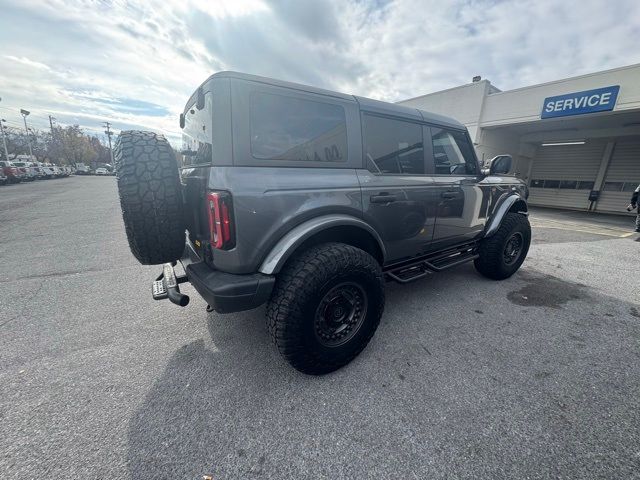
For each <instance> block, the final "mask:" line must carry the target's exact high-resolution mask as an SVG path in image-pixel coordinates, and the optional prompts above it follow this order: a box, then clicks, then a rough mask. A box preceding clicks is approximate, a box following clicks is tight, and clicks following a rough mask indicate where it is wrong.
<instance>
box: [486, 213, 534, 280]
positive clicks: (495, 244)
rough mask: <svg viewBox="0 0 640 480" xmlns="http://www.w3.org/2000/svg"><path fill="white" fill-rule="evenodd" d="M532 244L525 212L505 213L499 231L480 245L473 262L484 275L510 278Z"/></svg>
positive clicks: (494, 277) (499, 278) (497, 278)
mask: <svg viewBox="0 0 640 480" xmlns="http://www.w3.org/2000/svg"><path fill="white" fill-rule="evenodd" d="M530 243H531V226H530V225H529V219H528V218H527V217H526V215H522V214H520V213H507V215H506V217H505V218H504V220H503V221H502V225H500V228H498V231H497V232H496V233H495V234H494V235H493V236H491V237H489V238H485V239H484V240H482V242H481V244H480V249H479V252H478V253H479V254H480V256H479V257H478V258H477V259H476V260H475V262H474V264H475V267H476V270H478V271H479V272H480V273H481V274H482V275H484V276H485V277H488V278H491V279H493V280H504V279H505V278H509V277H510V276H511V275H513V274H514V273H516V271H517V270H518V269H519V268H520V265H522V262H524V259H525V258H526V256H527V252H528V251H529V245H530Z"/></svg>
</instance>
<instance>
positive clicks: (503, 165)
mask: <svg viewBox="0 0 640 480" xmlns="http://www.w3.org/2000/svg"><path fill="white" fill-rule="evenodd" d="M512 165H513V158H512V157H511V155H498V156H496V157H493V158H492V159H491V160H489V168H483V169H482V173H484V174H485V175H506V174H507V173H509V172H510V171H511V166H512Z"/></svg>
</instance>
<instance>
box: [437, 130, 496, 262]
mask: <svg viewBox="0 0 640 480" xmlns="http://www.w3.org/2000/svg"><path fill="white" fill-rule="evenodd" d="M431 139H432V142H433V143H432V145H433V161H434V182H435V184H436V189H437V192H438V206H437V211H436V224H435V229H434V234H433V245H432V248H433V249H435V250H439V249H442V248H446V247H448V246H451V245H456V244H459V243H464V242H465V241H471V240H473V239H474V238H476V237H478V236H479V235H480V234H481V233H482V230H483V228H484V223H485V220H484V218H482V216H483V215H482V212H481V210H482V206H483V193H484V192H483V191H482V189H481V187H479V186H478V180H479V173H480V172H479V166H478V162H477V160H476V156H475V154H474V151H473V146H472V145H471V141H470V140H469V137H468V135H467V133H466V132H464V131H461V130H455V129H447V128H438V127H431Z"/></svg>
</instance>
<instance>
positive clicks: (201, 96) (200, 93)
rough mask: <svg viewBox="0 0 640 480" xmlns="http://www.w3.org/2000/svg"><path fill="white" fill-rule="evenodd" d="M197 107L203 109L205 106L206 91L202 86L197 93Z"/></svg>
mask: <svg viewBox="0 0 640 480" xmlns="http://www.w3.org/2000/svg"><path fill="white" fill-rule="evenodd" d="M196 108H197V109H198V110H202V109H203V108H204V92H203V91H202V88H198V93H197V94H196Z"/></svg>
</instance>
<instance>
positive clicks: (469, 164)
mask: <svg viewBox="0 0 640 480" xmlns="http://www.w3.org/2000/svg"><path fill="white" fill-rule="evenodd" d="M431 138H432V141H433V159H434V162H435V173H436V174H438V175H476V174H477V173H478V172H477V170H478V165H477V164H476V160H475V157H474V156H473V151H472V149H471V148H472V147H471V144H470V143H469V140H468V139H467V136H466V135H465V134H464V133H463V132H459V131H456V130H448V129H444V128H437V127H431Z"/></svg>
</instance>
